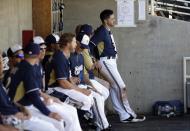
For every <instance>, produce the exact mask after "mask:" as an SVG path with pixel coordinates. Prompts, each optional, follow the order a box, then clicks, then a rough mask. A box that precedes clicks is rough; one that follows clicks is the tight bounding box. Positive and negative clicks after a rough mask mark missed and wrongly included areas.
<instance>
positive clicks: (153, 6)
mask: <svg viewBox="0 0 190 131" xmlns="http://www.w3.org/2000/svg"><path fill="white" fill-rule="evenodd" d="M149 6H150V14H152V15H159V16H163V17H168V18H172V19H181V20H187V21H190V1H189V0H150V2H149Z"/></svg>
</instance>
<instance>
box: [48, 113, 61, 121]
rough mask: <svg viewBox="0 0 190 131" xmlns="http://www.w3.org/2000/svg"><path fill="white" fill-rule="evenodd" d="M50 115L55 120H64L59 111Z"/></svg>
mask: <svg viewBox="0 0 190 131" xmlns="http://www.w3.org/2000/svg"><path fill="white" fill-rule="evenodd" d="M49 117H51V118H53V119H55V120H58V121H61V120H63V118H62V117H61V116H60V115H59V114H58V113H55V112H51V113H50V114H49Z"/></svg>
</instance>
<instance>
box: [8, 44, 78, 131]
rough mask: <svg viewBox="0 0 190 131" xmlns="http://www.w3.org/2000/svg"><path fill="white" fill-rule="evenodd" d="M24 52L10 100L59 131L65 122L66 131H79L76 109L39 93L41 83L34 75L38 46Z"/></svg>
mask: <svg viewBox="0 0 190 131" xmlns="http://www.w3.org/2000/svg"><path fill="white" fill-rule="evenodd" d="M24 52H25V60H23V61H22V62H21V63H20V64H19V65H18V67H17V68H18V69H17V70H16V72H15V74H14V75H13V77H12V80H11V83H10V86H9V89H10V90H9V95H10V97H11V99H12V100H14V101H16V102H19V103H20V104H22V105H24V106H26V108H28V109H29V110H30V111H31V113H32V114H34V115H37V116H39V117H40V118H42V119H44V120H48V121H50V122H52V123H53V124H54V125H55V127H56V128H58V129H59V130H64V121H65V123H66V127H65V128H66V130H68V131H70V130H74V131H80V130H81V129H80V125H79V122H77V121H78V117H77V113H76V109H75V108H73V107H71V106H68V105H65V104H64V103H58V102H57V101H56V100H54V99H53V98H51V97H49V96H44V95H43V93H41V91H40V87H39V86H40V84H41V83H39V82H40V80H38V77H37V73H36V72H37V71H38V70H36V64H38V62H39V54H40V47H39V45H37V44H34V43H30V44H29V45H28V46H27V47H26V48H25V49H24ZM54 101H56V102H54ZM57 112H58V113H59V114H58V113H57ZM52 118H53V119H52ZM63 119H64V121H63ZM73 124H74V125H73Z"/></svg>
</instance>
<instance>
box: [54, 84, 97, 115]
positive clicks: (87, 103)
mask: <svg viewBox="0 0 190 131" xmlns="http://www.w3.org/2000/svg"><path fill="white" fill-rule="evenodd" d="M55 90H56V91H58V92H61V93H64V94H66V95H67V96H69V97H70V98H72V99H74V100H76V101H79V102H82V103H83V106H82V107H81V109H82V110H85V111H89V110H90V109H91V107H92V105H93V99H92V97H91V96H87V95H84V94H83V93H81V92H78V91H76V90H72V89H71V90H68V89H63V88H60V87H56V88H55Z"/></svg>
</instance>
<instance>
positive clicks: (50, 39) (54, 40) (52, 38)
mask: <svg viewBox="0 0 190 131" xmlns="http://www.w3.org/2000/svg"><path fill="white" fill-rule="evenodd" d="M59 40H60V37H59V35H57V34H50V35H48V36H47V37H46V39H45V42H46V45H47V46H49V45H50V44H59Z"/></svg>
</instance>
